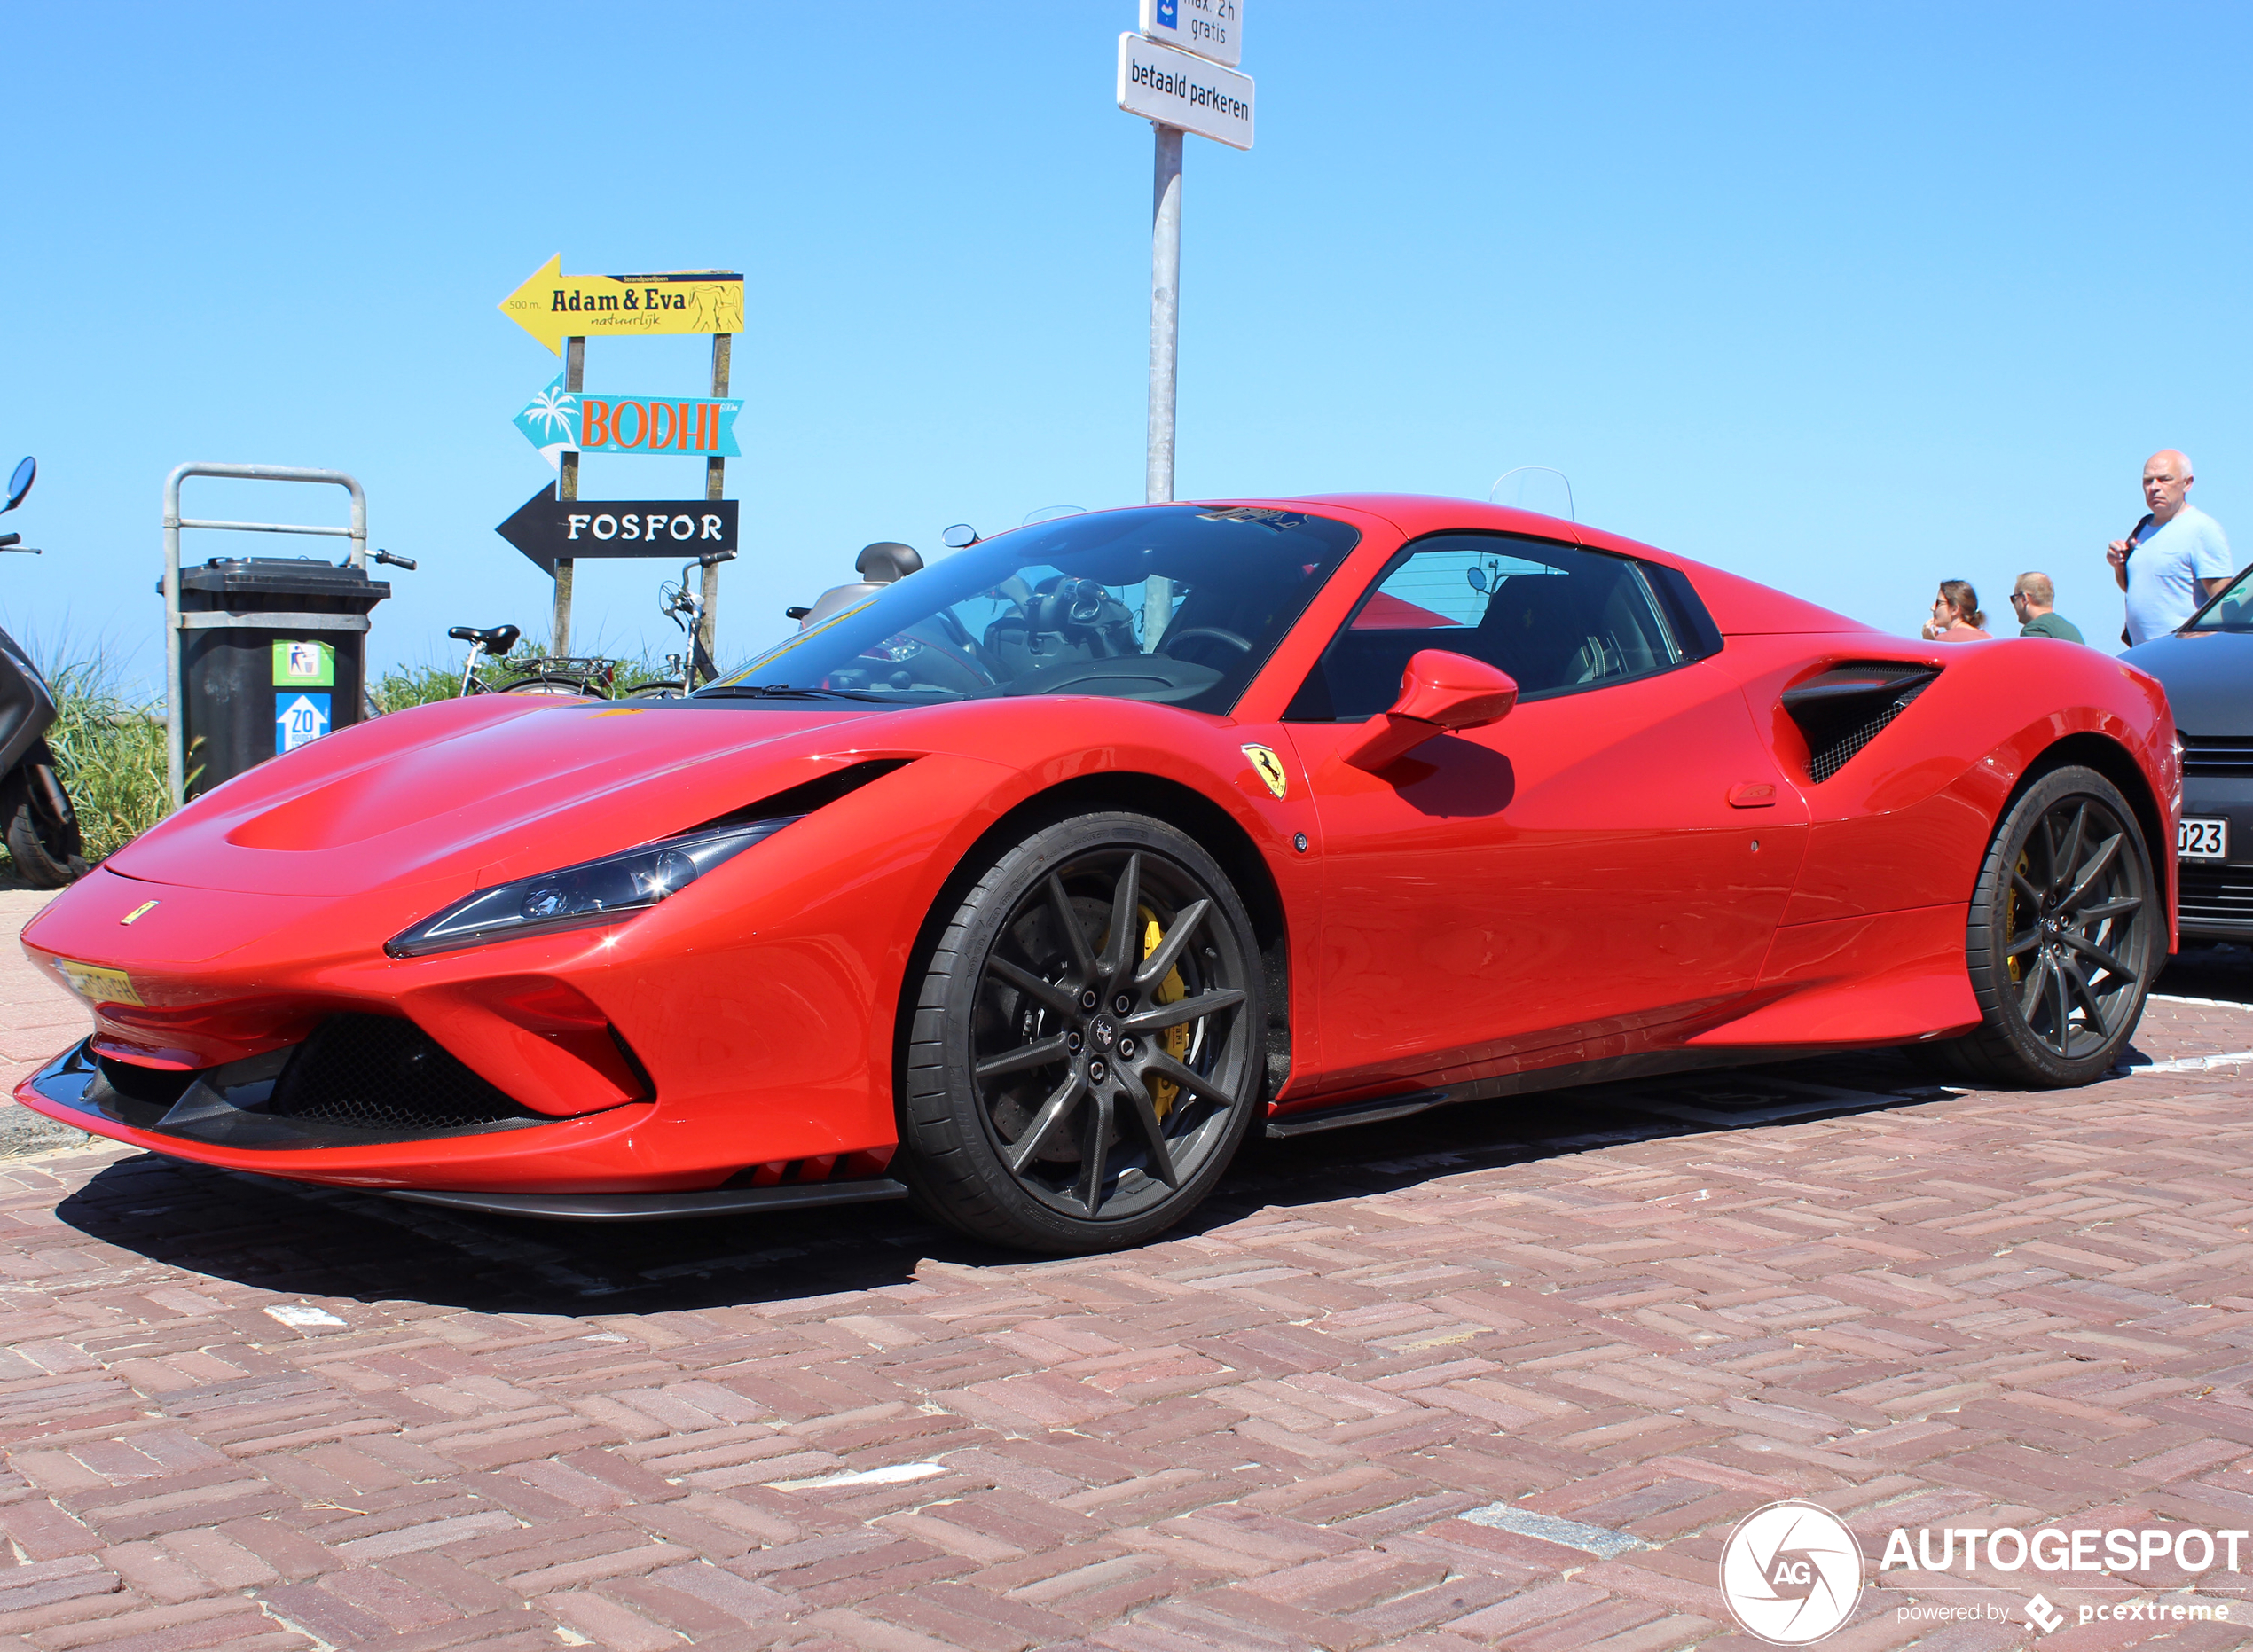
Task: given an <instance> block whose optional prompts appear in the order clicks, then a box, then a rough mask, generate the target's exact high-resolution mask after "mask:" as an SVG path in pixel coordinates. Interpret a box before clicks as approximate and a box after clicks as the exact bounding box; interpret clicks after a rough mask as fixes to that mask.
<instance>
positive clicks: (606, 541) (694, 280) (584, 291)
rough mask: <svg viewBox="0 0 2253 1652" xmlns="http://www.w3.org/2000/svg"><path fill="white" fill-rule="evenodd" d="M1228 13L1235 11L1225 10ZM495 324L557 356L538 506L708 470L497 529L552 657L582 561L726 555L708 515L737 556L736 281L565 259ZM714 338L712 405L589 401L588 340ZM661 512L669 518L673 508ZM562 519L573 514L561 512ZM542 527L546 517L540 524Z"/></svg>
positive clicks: (707, 606) (539, 399)
mask: <svg viewBox="0 0 2253 1652" xmlns="http://www.w3.org/2000/svg"><path fill="white" fill-rule="evenodd" d="M1228 4H1236V0H1228ZM500 309H501V313H502V314H503V315H505V316H506V317H508V318H509V319H510V320H511V321H514V323H515V324H516V325H518V326H520V327H522V328H523V329H524V331H525V332H527V333H530V334H531V335H532V336H533V337H534V338H536V339H538V341H540V342H541V343H542V344H543V345H545V346H546V347H547V348H548V349H549V350H550V351H552V352H554V353H556V354H559V355H561V356H562V357H563V372H562V375H561V377H560V378H558V379H557V380H555V381H554V382H553V384H551V385H549V386H548V387H547V388H546V390H543V391H542V392H541V393H540V394H539V395H537V396H535V397H533V398H532V401H531V403H530V405H529V406H527V407H526V408H525V409H524V411H522V412H521V413H519V414H518V415H517V416H516V427H517V428H518V429H519V430H522V432H523V433H524V435H525V437H526V439H527V440H529V441H530V442H531V444H532V445H533V446H534V447H536V448H538V450H540V454H541V457H543V458H546V460H547V461H548V463H549V464H551V465H553V466H555V468H556V482H555V490H554V492H553V494H548V493H547V492H546V490H545V489H543V490H542V494H541V496H540V497H541V498H545V499H546V500H547V502H548V503H549V504H551V505H554V506H556V507H558V508H559V509H562V508H563V507H568V506H576V505H579V504H580V501H579V497H578V495H579V455H580V454H581V453H645V454H647V453H655V454H659V455H664V456H670V457H675V458H679V457H685V456H691V455H702V456H703V460H704V498H703V503H702V504H701V505H696V504H694V503H692V502H690V501H668V500H663V499H640V500H588V501H585V505H584V507H583V508H582V509H581V510H580V512H579V514H582V515H585V517H586V519H587V521H586V523H585V526H584V528H583V529H582V531H583V532H585V534H587V535H588V536H589V537H588V538H585V539H580V538H577V536H574V535H573V534H571V533H569V532H568V531H565V532H562V533H561V536H560V537H559V536H557V535H556V534H554V533H551V532H548V531H547V530H546V529H545V528H542V529H539V530H538V532H535V530H534V528H533V526H531V525H530V524H529V523H528V521H527V517H526V513H527V512H530V511H531V510H532V509H533V506H534V505H538V503H539V499H538V498H536V499H534V500H533V501H531V502H530V503H528V504H527V505H525V506H524V508H523V509H522V510H520V511H518V512H517V513H516V514H515V515H514V516H512V517H510V518H509V519H508V521H506V522H504V523H503V524H501V527H500V528H499V530H498V531H499V532H500V533H501V534H502V536H504V537H506V539H507V540H508V542H509V543H510V544H513V545H515V546H516V548H517V549H518V550H520V551H522V552H524V554H525V555H526V556H529V557H530V558H531V559H532V560H534V561H535V562H538V563H539V564H540V566H542V567H543V568H546V569H547V570H548V571H549V572H550V573H551V574H553V575H554V577H555V617H554V621H553V630H552V633H551V635H550V637H549V640H548V646H549V648H550V649H551V650H552V651H553V652H554V653H556V654H569V652H570V647H571V583H572V575H573V564H574V563H575V562H576V561H577V559H578V558H579V557H582V556H632V555H640V556H652V555H670V554H671V552H672V551H674V550H676V549H680V548H683V547H681V546H678V545H675V544H672V543H671V541H672V540H674V539H675V538H676V537H677V536H676V535H675V534H674V533H673V531H672V526H671V525H672V523H673V522H674V521H676V520H677V519H679V520H689V521H694V522H695V524H696V528H697V532H696V534H695V536H694V537H693V538H692V541H691V544H694V545H695V549H694V550H693V551H692V552H691V553H692V554H703V552H710V551H714V550H718V549H721V548H723V547H721V546H718V545H715V544H710V542H708V541H703V523H704V522H705V521H709V520H710V517H711V516H712V515H713V514H718V515H719V516H720V517H722V518H723V519H724V520H725V521H726V536H727V544H726V547H725V548H726V549H728V550H733V549H734V539H735V506H734V504H733V503H731V502H729V501H727V500H724V499H722V498H721V497H720V495H721V493H722V492H724V491H725V490H726V480H727V460H728V459H729V458H732V457H735V456H738V455H740V454H741V452H742V450H741V449H740V448H738V447H737V446H736V445H735V432H734V424H735V415H736V414H737V413H738V412H740V411H742V406H743V404H742V403H741V402H740V401H730V400H728V399H726V398H727V370H728V361H729V357H730V356H731V354H732V347H733V343H734V335H735V334H736V333H740V332H742V328H743V278H742V276H741V275H738V274H734V273H733V272H731V271H728V270H668V271H664V272H662V273H660V274H656V275H622V276H606V275H565V274H564V273H563V259H562V256H561V254H557V255H556V256H555V257H553V258H551V259H549V260H548V261H547V262H546V263H545V264H543V265H541V266H540V268H539V269H538V270H535V271H533V273H532V275H531V277H530V279H528V280H527V281H526V282H525V283H524V284H523V286H520V287H518V288H517V289H516V290H515V291H514V293H511V294H509V295H508V296H507V297H506V298H505V299H503V300H502V301H501V303H500ZM596 333H601V334H602V335H604V336H606V337H611V338H648V337H653V336H656V335H660V334H664V333H710V334H711V338H712V393H711V395H710V397H703V396H696V397H687V398H683V397H679V396H668V395H587V394H586V341H587V339H588V338H589V337H590V336H591V335H593V334H596ZM667 507H670V509H668V508H667ZM564 514H565V516H566V517H567V518H568V517H569V515H570V514H571V513H570V512H569V510H565V512H564ZM629 518H630V519H632V520H633V521H635V522H637V523H639V524H642V525H644V526H643V528H642V530H641V531H640V536H639V537H638V538H636V539H633V540H632V544H635V545H636V546H637V547H638V548H636V549H631V550H629V549H623V548H616V547H618V545H619V544H620V542H622V541H626V540H628V538H629V536H627V535H626V534H625V532H624V522H625V521H627V520H628V519H629ZM659 518H662V520H663V522H664V523H665V525H666V526H665V529H664V535H665V545H664V549H663V550H652V549H651V548H650V546H651V544H652V541H651V539H650V537H649V533H648V528H647V526H646V525H647V524H648V523H649V522H650V521H653V520H657V519H659ZM542 520H543V521H544V520H545V519H544V518H543V519H542ZM601 521H608V522H611V523H612V524H613V525H614V527H613V532H612V535H610V536H605V535H602V534H597V533H595V532H594V531H593V528H594V524H595V523H597V522H601ZM703 585H704V588H703V610H704V612H703V622H701V624H700V625H699V626H698V636H699V638H700V639H701V640H702V641H703V645H704V649H705V652H706V653H707V654H710V651H711V649H712V646H713V636H714V632H715V630H716V629H717V622H718V610H719V568H718V564H717V563H707V564H706V565H705V568H704V582H703Z"/></svg>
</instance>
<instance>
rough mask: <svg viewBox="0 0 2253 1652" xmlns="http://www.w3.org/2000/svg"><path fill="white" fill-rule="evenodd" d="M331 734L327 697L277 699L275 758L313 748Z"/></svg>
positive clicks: (287, 695)
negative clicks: (326, 735) (305, 747)
mask: <svg viewBox="0 0 2253 1652" xmlns="http://www.w3.org/2000/svg"><path fill="white" fill-rule="evenodd" d="M327 732H328V696H327V695H326V694H292V693H279V694H276V695H275V696H274V756H277V757H279V756H281V755H282V753H284V752H286V751H295V750H296V749H297V748H299V747H300V746H310V745H311V744H312V743H313V742H314V741H315V740H318V739H320V737H321V736H322V735H324V734H326V733H327Z"/></svg>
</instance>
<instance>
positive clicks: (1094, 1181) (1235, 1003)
mask: <svg viewBox="0 0 2253 1652" xmlns="http://www.w3.org/2000/svg"><path fill="white" fill-rule="evenodd" d="M914 990H915V999H914V1003H915V1009H914V1012H913V1015H912V1019H911V1022H910V1026H909V1030H908V1039H907V1061H906V1064H905V1068H904V1071H903V1075H902V1084H901V1111H902V1119H901V1124H902V1136H901V1139H902V1142H903V1145H904V1146H905V1147H906V1148H907V1151H906V1152H905V1153H904V1154H903V1155H902V1159H903V1161H904V1163H903V1173H904V1174H905V1176H906V1178H907V1182H908V1185H909V1186H910V1187H911V1188H913V1189H914V1190H915V1194H916V1197H917V1200H918V1202H920V1203H921V1204H922V1205H923V1206H924V1207H925V1208H926V1209H927V1210H930V1212H931V1213H932V1214H934V1215H936V1216H938V1217H940V1218H941V1219H943V1220H945V1221H946V1222H948V1223H951V1224H952V1225H954V1226H955V1227H958V1228H960V1229H962V1231H963V1232H964V1233H969V1234H971V1235H973V1236H975V1237H977V1238H980V1239H985V1240H990V1241H994V1242H996V1243H1001V1244H1008V1245H1014V1246H1020V1247H1024V1248H1026V1249H1039V1250H1050V1251H1065V1252H1084V1251H1094V1250H1107V1249H1117V1248H1119V1247H1120V1246H1124V1245H1132V1244H1136V1243H1139V1242H1141V1241H1142V1240H1144V1239H1147V1238H1149V1237H1150V1235H1152V1234H1154V1233H1158V1232H1160V1231H1161V1230H1163V1229H1165V1228H1166V1227H1169V1226H1171V1225H1173V1224H1174V1223H1175V1222H1177V1221H1179V1220H1180V1219H1181V1217H1183V1216H1185V1215H1187V1214H1188V1212H1189V1210H1191V1209H1193V1208H1194V1207H1195V1206H1196V1205H1197V1203H1198V1202H1200V1201H1201V1200H1203V1199H1204V1197H1205V1194H1208V1193H1209V1192H1210V1191H1211V1190H1212V1187H1213V1183H1214V1182H1216V1181H1217V1180H1218V1179H1219V1178H1220V1176H1221V1171H1222V1170H1225V1169H1226V1168H1227V1166H1228V1162H1229V1158H1230V1157H1231V1156H1232V1155H1234V1153H1235V1151H1236V1146H1237V1144H1238V1143H1239V1142H1240V1141H1241V1140H1242V1139H1243V1138H1244V1131H1245V1129H1246V1127H1247V1126H1248V1125H1249V1124H1250V1123H1251V1119H1252V1113H1253V1111H1254V1109H1255V1108H1257V1107H1258V1105H1259V1102H1260V1081H1261V1078H1262V1077H1263V1074H1264V1065H1265V1064H1264V1062H1263V1061H1262V1060H1261V1056H1260V1030H1261V1028H1262V1027H1263V1025H1264V1016H1263V1006H1262V1004H1261V1000H1260V957H1259V952H1258V947H1257V943H1256V942H1255V940H1254V938H1253V935H1252V924H1251V920H1250V919H1249V917H1248V916H1247V915H1246V913H1245V912H1244V904H1243V902H1242V901H1241V900H1240V899H1238V897H1237V896H1236V890H1235V889H1234V888H1233V887H1232V886H1231V885H1230V884H1229V880H1228V877H1227V875H1226V874H1225V873H1222V872H1221V868H1220V866H1219V865H1216V864H1215V863H1214V861H1213V858H1212V857H1211V856H1209V855H1207V854H1206V853H1205V851H1204V850H1203V849H1200V848H1199V847H1198V846H1197V843H1196V842H1195V841H1194V840H1192V839H1191V838H1189V836H1188V835H1187V834H1184V833H1182V832H1181V831H1179V830H1178V829H1176V828H1175V827H1174V826H1169V825H1167V824H1166V823H1165V822H1163V821H1159V820H1155V819H1151V818H1148V817H1145V816H1141V815H1134V814H1126V813H1103V814H1092V815H1081V816H1077V817H1073V818H1066V819H1064V820H1060V821H1057V822H1056V823H1055V824H1053V825H1049V826H1044V827H1041V828H1040V829H1038V830H1034V831H1032V832H1030V833H1029V834H1027V835H1026V836H1025V838H1024V840H1023V841H1022V842H1019V843H1018V844H1017V846H1016V847H1014V848H1011V849H1008V850H1007V851H1006V852H1004V853H1002V854H1001V855H1000V856H999V857H997V858H996V859H995V860H994V861H993V864H992V865H991V866H990V868H989V869H988V870H987V871H986V872H985V874H984V875H983V876H982V877H980V878H979V879H978V881H977V883H976V884H975V885H974V886H973V887H972V888H971V889H970V890H969V893H968V894H967V895H966V896H964V897H963V899H962V904H961V905H960V906H959V908H958V909H957V910H956V911H955V912H954V915H953V918H952V920H951V921H950V922H948V924H947V925H946V928H945V929H944V931H943V932H942V933H941V934H940V935H939V936H938V940H937V942H936V943H935V944H934V945H933V946H932V947H931V949H930V953H929V956H928V958H927V959H925V960H924V961H923V964H922V974H921V979H920V982H919V983H916V985H915V989H914Z"/></svg>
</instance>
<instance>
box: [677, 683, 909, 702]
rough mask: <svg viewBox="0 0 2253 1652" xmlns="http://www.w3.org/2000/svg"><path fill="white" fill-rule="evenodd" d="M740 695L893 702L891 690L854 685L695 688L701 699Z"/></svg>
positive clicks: (771, 684) (776, 698) (732, 684)
mask: <svg viewBox="0 0 2253 1652" xmlns="http://www.w3.org/2000/svg"><path fill="white" fill-rule="evenodd" d="M723 695H726V696H730V697H733V696H735V695H742V696H744V697H746V698H751V699H760V700H865V701H868V702H869V703H870V704H872V705H879V706H888V705H895V704H897V703H898V701H896V700H895V699H894V698H893V696H891V695H890V694H869V693H861V692H860V690H859V689H854V688H793V687H791V686H790V685H789V684H788V683H713V684H710V685H707V686H705V687H703V688H700V689H698V690H697V691H696V697H697V698H698V699H700V700H702V699H706V698H711V699H718V698H719V697H720V696H723Z"/></svg>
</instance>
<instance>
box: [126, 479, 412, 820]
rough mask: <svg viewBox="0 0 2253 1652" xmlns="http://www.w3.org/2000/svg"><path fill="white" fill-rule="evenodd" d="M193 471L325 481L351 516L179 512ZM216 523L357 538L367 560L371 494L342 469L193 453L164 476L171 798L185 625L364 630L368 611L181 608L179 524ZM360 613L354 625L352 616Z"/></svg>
mask: <svg viewBox="0 0 2253 1652" xmlns="http://www.w3.org/2000/svg"><path fill="white" fill-rule="evenodd" d="M190 476H229V477H232V478H234V479H236V480H237V481H242V482H327V483H331V484H333V485H334V486H336V487H339V488H341V489H344V490H345V491H346V492H348V493H349V494H350V495H351V496H352V521H351V525H350V526H349V527H346V528H317V527H308V526H306V525H304V524H302V523H297V522H222V521H203V520H200V519H199V518H195V517H186V516H183V515H181V514H180V483H181V482H183V481H184V479H186V478H187V477H190ZM182 528H217V529H219V530H221V531H222V532H225V533H242V534H322V535H326V536H331V537H334V538H337V539H349V540H350V541H351V542H352V556H351V562H352V566H353V567H354V568H360V569H363V570H365V568H366V567H367V565H368V499H367V495H366V493H365V492H364V491H363V490H362V489H361V487H360V484H359V482H358V481H357V479H356V478H354V477H352V476H349V475H347V474H345V473H344V472H342V471H341V470H312V469H308V468H307V467H305V466H299V465H217V464H207V463H200V462H196V461H190V462H189V463H188V464H185V465H179V466H174V467H173V471H172V474H170V475H169V476H167V477H166V478H165V479H164V730H165V738H164V744H165V769H166V779H167V780H168V781H169V784H170V787H171V789H172V806H173V807H174V808H175V809H177V808H178V807H179V806H180V805H181V803H183V802H184V801H185V800H186V793H187V784H188V779H187V756H188V754H187V747H186V744H185V741H184V733H185V724H184V722H183V718H182V712H183V710H184V708H183V707H182V705H181V703H180V702H181V700H182V697H183V694H182V688H183V685H182V683H181V681H180V672H181V669H182V662H183V660H184V657H185V654H186V649H185V646H184V632H186V631H189V630H211V629H215V628H224V627H228V626H237V625H241V626H257V627H262V628H272V627H276V626H279V627H280V628H282V629H285V630H287V628H288V627H290V626H292V625H297V624H306V623H318V624H320V625H322V626H325V627H326V628H327V629H329V630H364V629H365V627H366V625H367V617H366V616H365V615H342V614H318V615H316V614H225V613H197V614H183V613H182V612H181V611H180V530H181V529H182ZM355 620H357V621H358V624H357V625H355V624H354V623H353V621H355Z"/></svg>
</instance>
